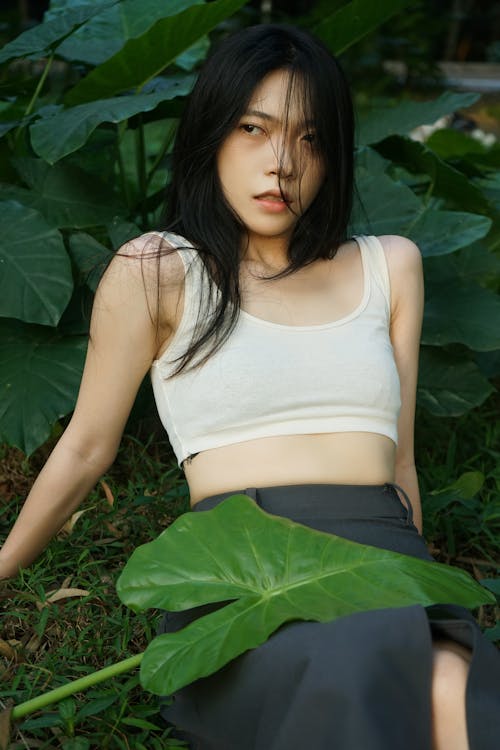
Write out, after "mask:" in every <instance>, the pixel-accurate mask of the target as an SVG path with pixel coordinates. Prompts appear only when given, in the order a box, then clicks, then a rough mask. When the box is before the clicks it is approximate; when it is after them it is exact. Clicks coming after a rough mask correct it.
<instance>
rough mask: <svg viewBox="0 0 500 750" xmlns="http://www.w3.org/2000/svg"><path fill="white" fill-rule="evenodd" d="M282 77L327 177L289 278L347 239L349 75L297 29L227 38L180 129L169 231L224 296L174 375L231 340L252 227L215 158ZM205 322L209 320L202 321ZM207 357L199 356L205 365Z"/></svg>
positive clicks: (271, 27)
mask: <svg viewBox="0 0 500 750" xmlns="http://www.w3.org/2000/svg"><path fill="white" fill-rule="evenodd" d="M276 70H286V71H287V72H288V73H289V84H288V94H287V101H288V102H289V101H290V98H291V96H292V95H294V99H295V98H296V97H295V94H296V92H297V93H299V95H300V100H301V103H302V107H303V111H304V114H305V115H307V117H309V118H312V120H313V122H314V130H315V133H316V146H315V147H316V148H317V150H318V156H319V157H320V158H321V159H322V161H323V164H324V166H325V172H326V178H325V181H324V183H323V185H322V187H321V188H320V191H319V193H318V195H317V196H316V198H315V199H314V201H313V203H312V204H311V205H310V206H309V208H308V209H307V211H306V212H305V213H303V214H302V215H301V216H300V218H299V219H298V221H297V223H296V225H295V227H294V231H293V235H292V237H291V241H290V245H289V248H288V266H287V267H286V268H285V269H284V270H283V271H281V272H280V273H279V274H277V275H276V276H273V277H271V278H277V277H278V276H279V277H281V276H284V275H287V274H289V273H292V272H293V271H296V270H297V269H299V268H302V267H304V266H306V265H308V264H309V263H312V262H313V261H314V260H316V259H318V258H333V256H334V255H335V253H336V251H337V249H338V247H339V245H340V244H341V243H342V242H344V241H345V239H346V235H347V227H348V223H349V219H350V215H351V209H352V197H353V158H354V154H353V152H354V116H353V107H352V100H351V94H350V90H349V86H348V84H347V82H346V79H345V77H344V74H343V72H342V69H341V68H340V65H339V63H338V61H337V60H336V58H335V57H333V56H332V55H331V54H330V52H329V51H328V50H327V49H326V47H324V45H323V44H322V43H321V42H320V41H319V40H318V39H316V38H315V37H313V36H311V35H310V34H309V33H307V32H305V31H303V30H300V29H297V28H295V27H292V26H287V25H281V24H263V25H259V26H252V27H250V28H246V29H243V30H241V31H238V32H236V33H234V34H232V35H231V36H228V37H226V38H225V39H224V40H223V41H222V42H221V43H220V44H219V45H218V46H217V47H216V49H215V50H214V51H213V52H212V53H211V54H210V55H209V57H208V58H207V60H206V62H205V64H204V66H203V68H202V70H201V72H200V75H199V77H198V80H197V82H196V85H195V87H194V89H193V91H192V93H191V95H190V97H189V100H188V102H187V104H186V107H185V110H184V113H183V116H182V118H181V121H180V123H179V128H178V131H177V136H176V141H175V144H174V149H173V155H172V179H171V182H170V184H169V187H168V189H167V204H166V210H165V214H164V221H163V226H162V228H163V229H166V230H169V231H172V232H175V233H177V234H179V235H182V236H183V237H185V238H186V239H187V240H188V241H189V242H190V243H191V244H192V245H194V247H196V249H197V250H198V252H199V255H200V258H201V260H202V261H203V263H204V267H205V271H206V274H205V275H206V277H207V283H208V287H209V289H210V293H212V292H213V291H214V290H215V289H216V290H217V295H216V297H217V303H216V309H215V311H214V314H213V315H211V316H210V318H209V321H210V322H209V323H208V324H207V323H206V316H205V317H204V316H203V310H200V316H199V325H197V327H196V329H195V335H194V337H193V340H192V341H191V342H190V345H189V347H188V349H187V350H186V352H185V353H184V355H183V356H182V357H180V358H179V360H178V362H179V365H178V368H177V370H176V374H177V373H178V372H181V371H182V370H183V369H185V368H186V367H187V366H193V360H194V359H195V360H196V364H200V363H201V362H203V361H205V360H206V359H207V358H208V357H209V356H210V355H211V354H213V353H214V351H216V350H217V349H218V348H219V347H220V346H221V345H222V344H223V343H224V341H225V340H226V339H227V337H228V336H229V334H230V333H231V331H232V330H233V328H234V326H235V324H236V321H237V319H238V313H239V308H240V289H239V266H240V260H241V251H242V247H243V246H244V240H245V235H246V229H245V226H244V225H243V224H242V222H241V221H240V220H239V219H238V216H237V215H236V214H235V213H234V211H233V210H232V209H231V207H230V206H229V204H228V203H227V201H226V200H225V198H224V195H223V192H222V188H221V185H220V181H219V177H218V172H217V163H216V162H217V154H218V151H219V148H220V147H221V145H222V143H223V142H224V140H225V138H226V137H227V136H228V135H229V133H230V132H231V131H232V130H233V129H234V127H236V125H237V123H238V121H239V119H240V118H241V116H242V115H243V114H244V112H245V110H246V107H247V105H248V102H249V101H250V99H251V97H252V93H253V91H254V89H255V88H256V86H257V85H258V84H259V83H260V82H261V81H262V79H263V78H264V77H265V76H266V75H267V74H268V73H271V72H273V71H276ZM202 321H205V323H203V322H202ZM200 353H201V354H202V356H201V357H200V356H199V355H200Z"/></svg>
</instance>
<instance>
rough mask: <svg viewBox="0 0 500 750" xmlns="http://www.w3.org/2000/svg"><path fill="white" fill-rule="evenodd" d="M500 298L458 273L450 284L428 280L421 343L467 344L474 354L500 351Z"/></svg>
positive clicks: (438, 344) (429, 277) (430, 277)
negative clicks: (475, 352) (476, 352)
mask: <svg viewBox="0 0 500 750" xmlns="http://www.w3.org/2000/svg"><path fill="white" fill-rule="evenodd" d="M499 321H500V296H499V295H498V294H495V293H494V292H492V291H491V290H490V289H485V288H484V287H481V286H479V284H477V283H476V282H474V281H469V280H468V279H462V278H460V276H458V274H456V275H455V276H454V277H452V281H450V283H447V284H443V283H439V282H433V278H432V276H428V280H427V281H426V301H425V311H424V327H423V333H422V341H423V343H425V344H433V345H435V346H442V345H443V344H451V343H460V344H465V345H466V346H468V347H469V348H470V349H473V350H475V351H478V352H481V351H491V350H494V349H499V348H500V325H499Z"/></svg>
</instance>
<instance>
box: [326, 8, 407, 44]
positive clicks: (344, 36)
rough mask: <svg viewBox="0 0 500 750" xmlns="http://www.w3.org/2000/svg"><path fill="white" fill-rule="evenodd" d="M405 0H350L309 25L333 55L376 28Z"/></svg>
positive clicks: (396, 11)
mask: <svg viewBox="0 0 500 750" xmlns="http://www.w3.org/2000/svg"><path fill="white" fill-rule="evenodd" d="M408 3H409V0H378V2H376V3H372V2H368V3H367V2H364V1H363V0H352V1H351V2H350V3H347V5H344V7H342V8H340V9H339V10H337V11H336V12H335V13H333V14H332V15H331V16H327V18H325V19H323V21H321V23H319V24H317V26H315V27H314V28H313V31H314V33H315V34H317V35H318V36H319V37H320V38H321V39H322V40H323V41H324V42H325V43H326V44H327V45H328V46H329V48H330V49H331V50H332V52H333V53H334V54H336V55H340V54H342V52H345V50H346V49H348V48H349V47H350V46H351V45H353V44H354V43H355V42H358V41H359V40H360V39H362V38H363V37H364V36H366V34H369V33H370V32H371V31H374V30H375V29H377V28H378V27H379V26H380V25H381V24H383V23H384V22H385V21H387V20H388V19H389V18H390V17H391V16H393V15H394V14H395V13H398V12H400V11H402V10H403V9H404V8H405V6H406V5H408Z"/></svg>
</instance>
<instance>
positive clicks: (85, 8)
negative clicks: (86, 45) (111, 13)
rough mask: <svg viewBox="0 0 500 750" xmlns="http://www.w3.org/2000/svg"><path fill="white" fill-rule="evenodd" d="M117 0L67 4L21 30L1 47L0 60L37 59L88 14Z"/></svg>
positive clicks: (99, 10) (84, 21) (102, 8)
mask: <svg viewBox="0 0 500 750" xmlns="http://www.w3.org/2000/svg"><path fill="white" fill-rule="evenodd" d="M117 2H118V0H105V1H104V2H92V3H86V4H83V3H82V4H81V5H77V6H76V7H71V8H67V9H66V10H65V11H64V13H62V14H61V15H58V16H57V17H55V18H53V19H51V20H47V21H45V22H44V23H43V24H39V25H38V26H35V27H34V28H32V29H28V30H27V31H24V32H23V33H22V34H20V35H19V36H18V37H16V39H13V40H12V42H9V43H8V44H6V45H5V46H4V47H3V49H2V50H0V63H3V62H7V61H8V60H12V59H13V58H15V57H26V56H28V55H29V56H30V57H34V58H35V59H38V58H40V57H45V56H46V55H48V54H49V53H50V52H52V51H53V50H54V48H55V46H56V45H57V44H59V43H60V42H62V41H63V40H64V39H65V38H66V37H68V36H70V34H72V33H73V31H75V29H77V28H79V27H80V26H82V25H83V24H84V23H86V21H88V20H89V18H92V16H95V15H97V14H98V13H101V11H103V10H105V9H106V8H109V7H110V6H112V5H115V4H116V3H117Z"/></svg>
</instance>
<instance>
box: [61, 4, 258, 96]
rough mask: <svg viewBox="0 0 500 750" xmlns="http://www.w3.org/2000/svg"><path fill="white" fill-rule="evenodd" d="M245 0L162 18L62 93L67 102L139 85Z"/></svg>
mask: <svg viewBox="0 0 500 750" xmlns="http://www.w3.org/2000/svg"><path fill="white" fill-rule="evenodd" d="M245 2H246V0H214V2H211V3H209V4H207V5H195V6H194V7H192V8H188V9H187V10H185V11H183V12H182V13H179V14H178V15H176V16H173V17H172V18H163V19H162V20H160V21H158V22H157V23H156V24H154V26H152V27H151V28H150V29H149V30H148V31H147V32H146V33H145V34H143V35H142V36H140V37H138V38H137V39H130V40H129V41H128V42H127V43H126V44H125V46H124V47H123V49H121V50H120V52H118V53H117V54H116V55H114V56H113V57H112V58H110V59H109V60H108V61H107V62H105V63H103V64H102V65H100V66H99V67H98V68H95V69H94V70H93V71H92V72H91V73H89V75H88V76H86V77H85V78H83V79H82V80H81V81H80V83H78V84H77V85H76V86H75V87H74V88H73V89H71V91H69V93H68V94H67V95H66V103H67V104H69V105H70V106H73V105H75V104H83V103H84V102H88V101H94V100H95V99H101V98H107V97H110V96H113V95H114V94H118V93H120V92H122V91H125V90H127V89H132V88H136V89H138V88H141V87H142V86H144V84H145V83H146V82H147V81H149V80H151V79H152V78H154V76H156V75H158V74H159V73H160V72H161V71H162V70H164V69H165V68H166V67H167V66H168V65H170V64H171V63H172V62H173V61H174V60H175V58H176V57H177V56H178V55H180V54H181V52H184V51H185V50H186V49H188V47H191V45H192V44H194V42H196V41H197V40H198V39H200V37H202V36H204V35H205V34H207V33H208V32H209V31H210V30H211V29H212V28H214V26H216V25H217V24H218V23H220V22H221V21H223V20H224V19H225V18H227V17H228V16H230V15H232V14H233V13H235V12H236V11H237V10H238V9H239V8H241V6H242V5H244V4H245Z"/></svg>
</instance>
